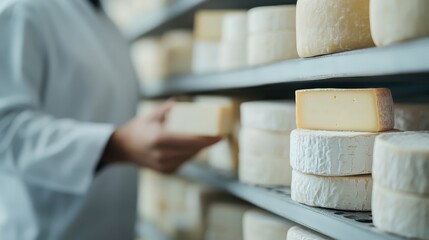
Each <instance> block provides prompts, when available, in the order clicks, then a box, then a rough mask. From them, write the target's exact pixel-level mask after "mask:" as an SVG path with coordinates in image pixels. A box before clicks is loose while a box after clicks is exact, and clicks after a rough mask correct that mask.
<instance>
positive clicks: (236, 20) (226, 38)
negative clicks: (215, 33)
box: [219, 11, 247, 70]
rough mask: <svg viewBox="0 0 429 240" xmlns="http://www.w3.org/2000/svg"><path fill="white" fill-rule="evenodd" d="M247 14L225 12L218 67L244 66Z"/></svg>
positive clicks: (224, 68) (225, 68)
mask: <svg viewBox="0 0 429 240" xmlns="http://www.w3.org/2000/svg"><path fill="white" fill-rule="evenodd" d="M246 44H247V14H246V12H245V11H242V12H233V13H227V14H225V16H224V17H223V21H222V39H221V43H220V52H219V69H220V70H230V69H236V68H241V67H245V66H246Z"/></svg>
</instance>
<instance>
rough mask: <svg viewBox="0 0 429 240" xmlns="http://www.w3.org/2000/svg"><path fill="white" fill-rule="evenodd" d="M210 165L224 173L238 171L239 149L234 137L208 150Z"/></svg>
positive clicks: (227, 138) (223, 140)
mask: <svg viewBox="0 0 429 240" xmlns="http://www.w3.org/2000/svg"><path fill="white" fill-rule="evenodd" d="M208 162H209V165H210V166H212V167H214V168H216V169H220V170H224V171H233V172H234V171H237V169H238V147H237V142H236V141H235V139H234V138H233V137H232V136H229V137H226V138H224V139H222V140H221V141H220V142H218V143H216V144H214V145H213V146H211V147H210V148H209V149H208Z"/></svg>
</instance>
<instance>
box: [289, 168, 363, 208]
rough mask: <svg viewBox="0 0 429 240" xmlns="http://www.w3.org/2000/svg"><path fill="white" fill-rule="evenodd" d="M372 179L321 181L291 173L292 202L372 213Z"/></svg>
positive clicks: (332, 179)
mask: <svg viewBox="0 0 429 240" xmlns="http://www.w3.org/2000/svg"><path fill="white" fill-rule="evenodd" d="M371 191H372V178H371V175H360V176H349V177H323V176H316V175H310V174H304V173H300V172H298V171H295V170H294V171H293V173H292V186H291V192H292V194H291V196H292V200H294V201H296V202H300V203H303V204H306V205H309V206H315V207H324V208H332V209H340V210H350V211H369V210H371Z"/></svg>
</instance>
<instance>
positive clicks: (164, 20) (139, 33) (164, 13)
mask: <svg viewBox="0 0 429 240" xmlns="http://www.w3.org/2000/svg"><path fill="white" fill-rule="evenodd" d="M290 3H296V0H176V2H175V3H173V4H172V5H171V6H170V7H167V8H165V9H161V10H159V11H157V12H154V13H152V14H151V15H149V16H145V17H142V18H140V19H138V20H137V21H135V23H134V24H133V25H131V26H130V27H129V29H128V30H126V31H125V35H126V36H127V37H128V39H130V40H132V41H134V40H136V39H138V38H140V37H143V36H148V35H156V34H160V33H162V32H164V31H166V30H169V29H176V28H192V25H193V20H194V13H195V11H196V10H198V9H248V8H252V7H258V6H268V5H278V4H290Z"/></svg>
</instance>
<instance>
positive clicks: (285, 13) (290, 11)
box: [248, 5, 296, 35]
mask: <svg viewBox="0 0 429 240" xmlns="http://www.w3.org/2000/svg"><path fill="white" fill-rule="evenodd" d="M295 13H296V7H295V5H278V6H264V7H256V8H252V9H250V10H249V12H248V23H249V24H248V32H249V34H250V35H253V34H264V33H268V32H278V31H285V30H291V31H295V25H296V21H295V18H296V14H295Z"/></svg>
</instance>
